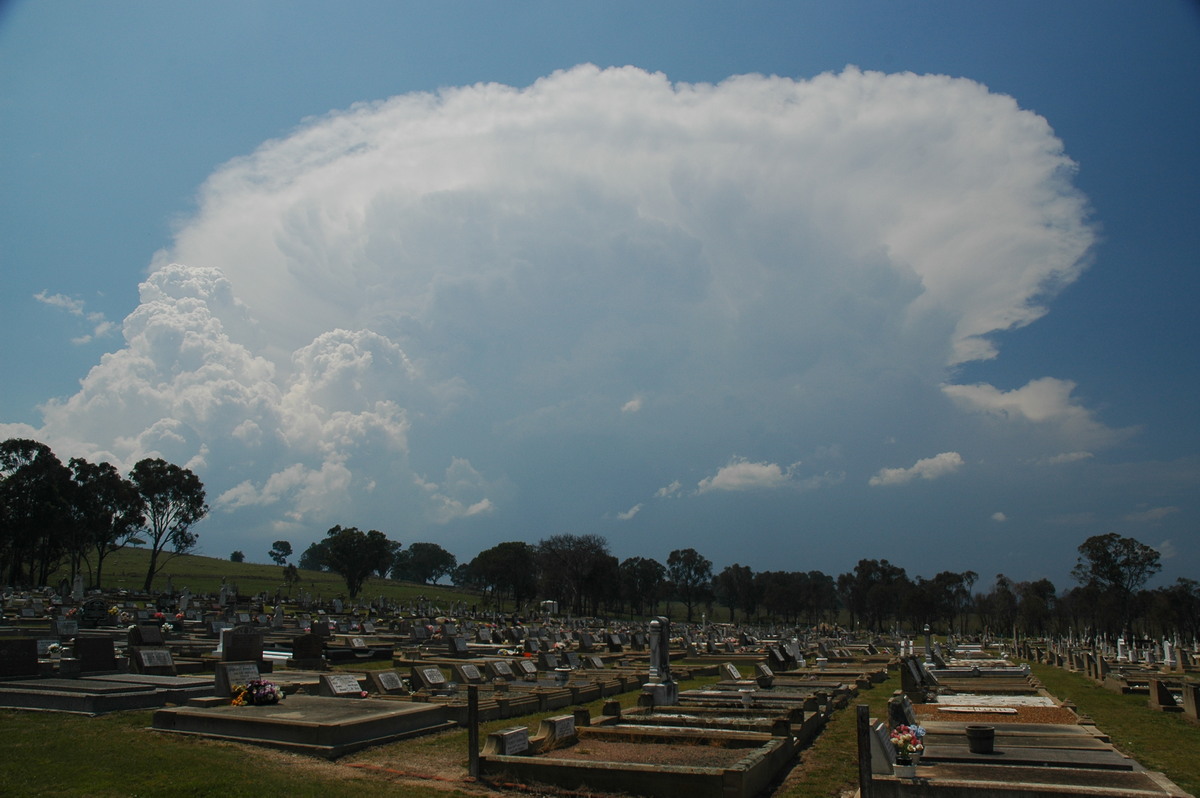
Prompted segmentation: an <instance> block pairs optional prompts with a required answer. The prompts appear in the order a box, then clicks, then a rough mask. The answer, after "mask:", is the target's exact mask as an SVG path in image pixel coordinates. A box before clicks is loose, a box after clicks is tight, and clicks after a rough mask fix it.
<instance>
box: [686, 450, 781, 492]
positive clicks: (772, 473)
mask: <svg viewBox="0 0 1200 798" xmlns="http://www.w3.org/2000/svg"><path fill="white" fill-rule="evenodd" d="M797 465H799V463H793V464H792V465H790V466H788V467H787V468H786V469H784V468H781V467H780V466H779V465H777V464H776V463H752V462H750V461H749V460H746V459H745V458H742V457H735V458H734V459H732V460H730V461H729V463H728V464H727V465H725V466H723V467H721V468H720V469H718V470H717V473H716V474H714V475H713V476H711V477H705V478H704V479H702V480H700V483H699V484H698V485H697V486H696V492H697V493H707V492H709V491H713V490H720V491H741V490H761V489H769V488H778V487H782V486H784V485H786V484H788V483H789V482H790V481H791V479H792V472H793V470H794V469H795V467H796V466H797Z"/></svg>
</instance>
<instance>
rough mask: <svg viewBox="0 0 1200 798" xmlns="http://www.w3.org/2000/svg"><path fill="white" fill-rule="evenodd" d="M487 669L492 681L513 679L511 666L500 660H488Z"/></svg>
mask: <svg viewBox="0 0 1200 798" xmlns="http://www.w3.org/2000/svg"><path fill="white" fill-rule="evenodd" d="M487 669H488V671H489V672H490V673H491V674H492V678H493V679H504V680H506V681H512V679H513V678H514V674H513V669H512V666H511V665H509V664H508V663H507V662H505V661H504V660H502V659H494V660H488V663H487Z"/></svg>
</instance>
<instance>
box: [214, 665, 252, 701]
mask: <svg viewBox="0 0 1200 798" xmlns="http://www.w3.org/2000/svg"><path fill="white" fill-rule="evenodd" d="M258 678H260V674H259V672H258V663H257V662H218V663H217V669H216V677H215V680H214V684H213V695H217V696H220V697H222V698H225V697H229V696H232V695H233V688H234V686H235V685H239V684H249V683H250V682H252V681H254V680H255V679H258Z"/></svg>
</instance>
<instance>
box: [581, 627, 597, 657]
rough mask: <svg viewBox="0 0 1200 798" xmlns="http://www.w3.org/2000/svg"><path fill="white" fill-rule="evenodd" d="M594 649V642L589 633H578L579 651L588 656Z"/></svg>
mask: <svg viewBox="0 0 1200 798" xmlns="http://www.w3.org/2000/svg"><path fill="white" fill-rule="evenodd" d="M595 647H596V642H595V640H593V639H592V635H591V633H590V632H580V633H579V650H580V651H581V652H582V653H584V654H590V653H591V652H592V650H593V649H594V648H595Z"/></svg>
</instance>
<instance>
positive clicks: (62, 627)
mask: <svg viewBox="0 0 1200 798" xmlns="http://www.w3.org/2000/svg"><path fill="white" fill-rule="evenodd" d="M50 630H51V632H53V633H54V634H55V635H57V636H58V637H60V638H67V637H74V636H75V635H77V634H79V621H68V620H66V619H64V618H59V619H57V620H55V621H54V622H53V623H51V624H50Z"/></svg>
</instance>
